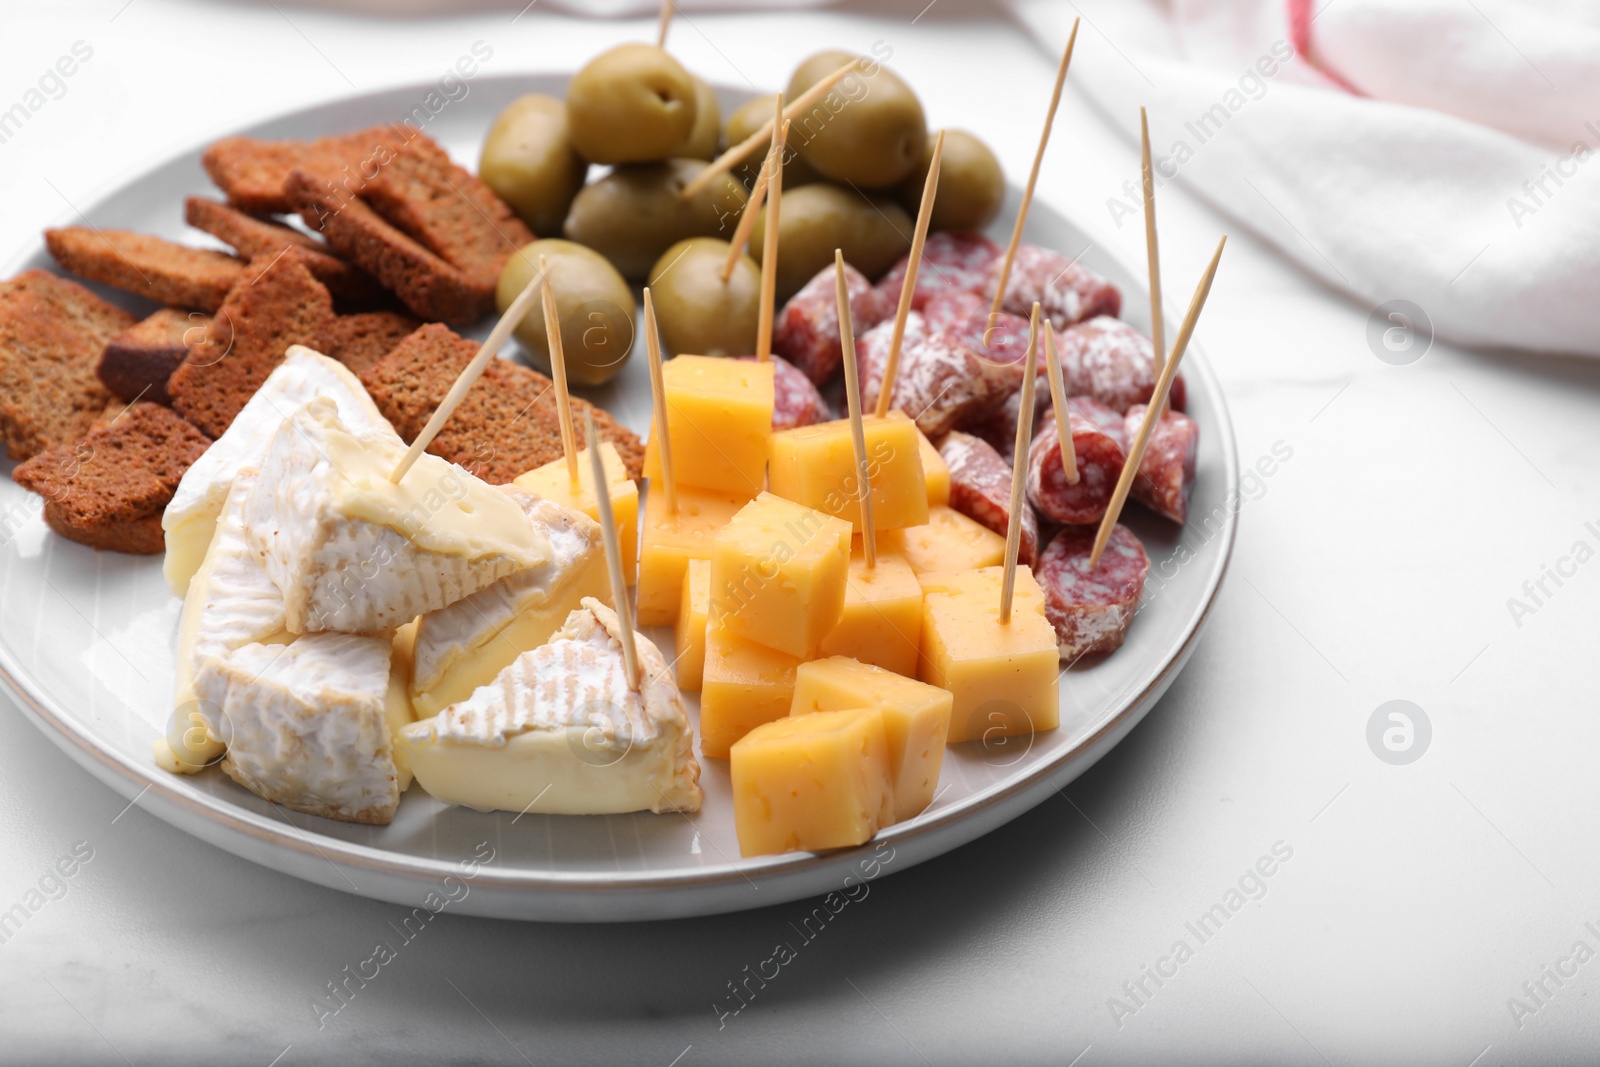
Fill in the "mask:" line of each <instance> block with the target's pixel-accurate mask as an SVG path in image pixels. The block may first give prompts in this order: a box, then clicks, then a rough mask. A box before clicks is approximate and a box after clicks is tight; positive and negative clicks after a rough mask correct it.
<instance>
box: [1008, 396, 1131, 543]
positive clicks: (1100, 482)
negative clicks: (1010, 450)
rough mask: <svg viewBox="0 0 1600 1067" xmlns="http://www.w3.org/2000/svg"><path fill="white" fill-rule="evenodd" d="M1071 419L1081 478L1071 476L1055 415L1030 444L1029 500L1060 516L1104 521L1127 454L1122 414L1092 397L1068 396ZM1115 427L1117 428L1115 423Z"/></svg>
mask: <svg viewBox="0 0 1600 1067" xmlns="http://www.w3.org/2000/svg"><path fill="white" fill-rule="evenodd" d="M1067 424H1068V427H1069V428H1070V430H1071V431H1072V451H1073V456H1074V457H1075V458H1076V460H1077V464H1078V481H1077V482H1076V483H1075V484H1070V483H1068V481H1067V472H1066V469H1065V468H1064V467H1063V466H1062V465H1061V447H1060V440H1061V437H1060V434H1059V432H1058V431H1057V429H1056V421H1055V419H1054V418H1052V419H1050V420H1049V421H1048V422H1047V423H1045V424H1044V425H1043V426H1042V427H1040V428H1039V433H1038V436H1037V437H1035V438H1034V441H1033V447H1031V448H1030V449H1029V450H1028V500H1029V502H1031V503H1032V504H1033V506H1034V507H1036V508H1038V509H1039V513H1040V514H1041V515H1043V516H1044V517H1045V518H1047V519H1050V520H1052V521H1054V522H1060V523H1070V524H1074V525H1089V524H1092V523H1098V522H1099V521H1100V519H1101V517H1102V516H1104V515H1105V513H1106V505H1107V504H1109V503H1111V495H1112V493H1113V491H1114V490H1115V489H1116V487H1117V479H1118V478H1120V477H1122V465H1123V461H1124V459H1125V458H1126V455H1127V449H1126V444H1125V441H1124V439H1123V436H1122V435H1123V428H1124V425H1123V420H1122V417H1121V416H1120V415H1117V414H1116V412H1114V411H1112V410H1111V409H1110V408H1107V407H1106V406H1105V405H1104V404H1099V403H1097V402H1095V401H1094V400H1091V399H1089V398H1087V397H1073V398H1071V399H1069V400H1068V401H1067ZM1113 427H1114V429H1113Z"/></svg>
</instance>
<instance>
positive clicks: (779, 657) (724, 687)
mask: <svg viewBox="0 0 1600 1067" xmlns="http://www.w3.org/2000/svg"><path fill="white" fill-rule="evenodd" d="M799 666H800V661H799V660H798V659H796V658H795V657H793V656H788V655H785V654H783V653H782V652H779V651H777V650H775V649H771V648H767V647H766V646H765V645H758V644H756V643H755V642H754V641H746V640H745V639H744V638H742V637H740V636H738V635H737V634H734V633H731V632H729V630H728V629H727V627H725V626H722V625H721V622H720V620H719V619H717V618H716V617H715V615H713V617H712V618H711V620H710V621H709V622H708V623H707V624H706V665H705V671H704V674H703V675H702V676H701V679H700V751H701V752H703V753H704V754H705V755H707V756H711V757H713V758H716V759H727V758H728V753H729V751H730V750H731V749H732V748H733V745H734V742H736V741H738V740H739V739H740V738H741V737H743V736H744V735H745V734H747V733H749V732H750V731H751V730H754V729H755V728H756V727H757V726H760V725H761V724H762V723H767V722H772V721H774V720H776V719H781V718H784V717H785V716H787V715H788V714H789V707H790V705H791V704H792V703H793V701H794V672H795V668H797V667H799Z"/></svg>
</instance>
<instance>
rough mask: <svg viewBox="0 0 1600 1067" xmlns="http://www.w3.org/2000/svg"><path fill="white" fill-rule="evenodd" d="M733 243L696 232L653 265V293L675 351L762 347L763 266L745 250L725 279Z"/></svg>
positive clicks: (715, 352) (732, 351) (666, 340)
mask: <svg viewBox="0 0 1600 1067" xmlns="http://www.w3.org/2000/svg"><path fill="white" fill-rule="evenodd" d="M728 248H729V245H728V242H727V241H724V240H721V239H720V238H716V237H691V238H689V239H688V240H686V241H679V242H678V243H677V244H675V245H673V246H672V247H671V248H669V249H667V250H666V252H664V253H663V254H662V256H661V258H660V259H659V260H657V261H656V265H655V266H654V267H652V268H651V270H650V297H651V300H652V301H653V302H654V304H655V308H656V324H657V325H658V326H659V327H660V328H661V340H662V343H663V344H664V345H665V346H666V350H667V353H668V354H669V355H673V356H676V355H678V354H680V353H683V352H689V353H692V354H694V355H697V356H741V355H746V354H748V353H750V352H754V351H755V350H756V327H757V324H758V323H757V320H758V319H759V318H760V308H761V268H760V267H758V266H756V261H755V260H753V259H751V258H750V257H749V256H748V255H741V256H740V257H739V258H738V259H737V260H736V261H735V262H734V267H733V273H732V274H730V275H729V276H728V280H727V281H726V282H724V281H723V280H722V267H723V264H725V263H726V262H727V259H728Z"/></svg>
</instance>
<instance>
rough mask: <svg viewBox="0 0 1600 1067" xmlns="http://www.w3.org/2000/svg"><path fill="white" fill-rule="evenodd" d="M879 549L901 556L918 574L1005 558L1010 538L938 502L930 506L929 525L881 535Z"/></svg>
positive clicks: (990, 564) (991, 563) (993, 562)
mask: <svg viewBox="0 0 1600 1067" xmlns="http://www.w3.org/2000/svg"><path fill="white" fill-rule="evenodd" d="M878 551H880V552H890V553H894V554H895V555H898V556H901V557H902V558H904V559H905V561H906V562H907V563H908V564H910V565H911V569H912V570H914V571H916V572H917V573H918V574H926V573H928V572H929V571H954V570H976V569H977V568H979V567H997V566H999V565H1000V564H1001V563H1003V562H1004V561H1005V557H1006V539H1005V538H1004V537H1001V536H1000V535H999V534H997V533H995V532H994V531H993V530H991V529H989V528H988V527H987V526H983V525H980V524H979V523H976V522H974V521H973V520H971V519H969V518H967V517H966V516H965V515H963V514H961V512H959V511H956V510H955V509H954V508H950V507H945V506H943V505H936V506H934V507H931V508H929V509H928V522H927V524H926V525H924V526H911V527H908V528H906V529H904V530H886V531H885V532H883V533H882V534H879V535H878Z"/></svg>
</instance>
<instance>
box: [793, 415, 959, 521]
mask: <svg viewBox="0 0 1600 1067" xmlns="http://www.w3.org/2000/svg"><path fill="white" fill-rule="evenodd" d="M861 421H862V436H863V438H864V439H865V443H866V450H867V478H868V481H869V482H870V483H871V486H872V521H873V525H874V526H875V527H876V528H877V529H879V530H898V529H900V528H901V527H903V526H921V525H922V524H923V523H925V522H927V521H928V486H927V483H926V481H924V479H923V473H922V456H921V451H922V449H921V443H920V442H921V435H920V434H919V433H918V432H917V424H916V423H914V422H912V421H911V420H910V419H908V418H906V417H905V416H904V415H902V414H900V413H899V412H898V411H893V412H890V413H889V414H888V415H887V416H886V417H884V418H881V419H880V418H878V417H877V416H876V415H868V416H867V417H866V418H864V419H862V420H861ZM767 488H768V490H769V491H770V492H772V493H775V494H776V495H778V496H781V497H784V498H785V499H787V500H793V501H795V502H797V503H800V504H804V505H805V506H806V507H809V508H816V509H817V510H818V511H822V512H826V513H827V514H829V515H836V516H838V517H839V518H841V519H844V520H846V521H848V522H849V523H850V524H851V525H852V526H853V527H854V528H855V529H856V530H860V529H861V486H860V478H859V477H858V475H857V473H856V457H855V445H854V440H853V435H852V434H851V431H850V421H849V420H848V419H840V420H837V421H834V422H824V423H820V424H818V425H815V426H800V427H796V428H795V429H793V430H784V431H783V432H782V433H775V434H773V435H772V440H771V442H770V443H769V445H768V451H767Z"/></svg>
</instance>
